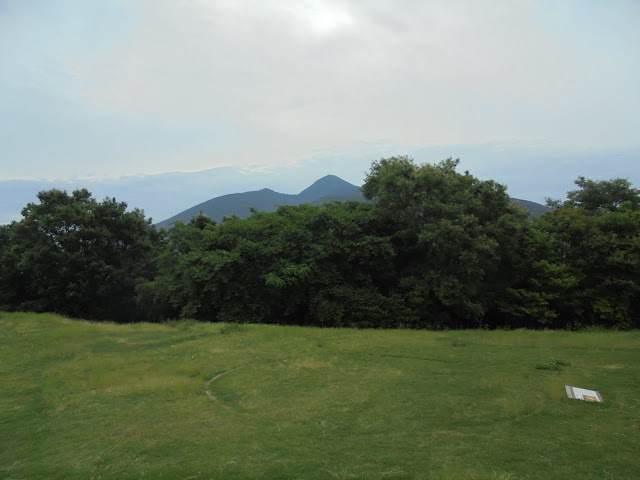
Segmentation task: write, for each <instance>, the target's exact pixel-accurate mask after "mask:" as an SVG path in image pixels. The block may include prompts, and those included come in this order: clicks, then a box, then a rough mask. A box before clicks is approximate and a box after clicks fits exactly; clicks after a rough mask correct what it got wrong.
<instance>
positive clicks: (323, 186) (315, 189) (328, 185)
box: [298, 175, 358, 203]
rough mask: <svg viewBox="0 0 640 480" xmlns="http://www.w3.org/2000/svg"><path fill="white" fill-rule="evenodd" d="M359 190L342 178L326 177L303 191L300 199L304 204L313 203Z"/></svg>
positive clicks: (299, 196) (299, 195)
mask: <svg viewBox="0 0 640 480" xmlns="http://www.w3.org/2000/svg"><path fill="white" fill-rule="evenodd" d="M357 188H358V187H356V186H355V185H353V184H351V183H349V182H347V181H345V180H343V179H341V178H340V177H337V176H335V175H326V176H324V177H322V178H320V179H319V180H316V181H315V182H313V183H312V184H311V185H310V186H309V187H307V188H305V189H304V190H303V191H301V192H300V193H299V194H298V198H300V200H302V202H303V203H305V202H308V203H311V202H313V201H314V200H317V199H319V198H323V197H327V196H332V195H335V194H343V193H345V191H350V192H353V191H354V190H356V189H357Z"/></svg>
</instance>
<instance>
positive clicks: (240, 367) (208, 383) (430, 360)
mask: <svg viewBox="0 0 640 480" xmlns="http://www.w3.org/2000/svg"><path fill="white" fill-rule="evenodd" d="M334 355H344V356H347V355H368V356H370V357H380V358H404V359H407V360H421V361H423V362H440V363H454V362H451V361H449V360H441V359H438V358H420V357H408V356H404V355H388V354H382V355H379V354H378V355H376V354H375V353H362V352H351V353H338V354H334ZM311 357H313V356H312V355H307V356H303V357H291V358H296V359H299V358H311ZM291 358H280V359H274V360H266V361H264V362H255V363H247V364H245V365H240V366H239V367H234V368H231V369H229V370H225V371H224V372H222V373H219V374H217V375H216V376H215V377H212V378H210V379H209V380H207V382H206V383H205V384H204V388H205V393H206V394H207V396H208V397H209V398H210V399H211V400H214V401H216V402H218V403H219V404H220V405H221V406H222V407H224V408H226V409H227V410H231V407H229V406H228V405H225V404H223V403H222V402H220V400H218V398H217V397H216V396H215V395H214V394H213V393H211V388H210V385H211V384H212V383H213V382H215V381H216V380H218V379H219V378H220V377H224V376H225V375H226V374H227V373H231V372H235V371H236V370H241V369H243V368H246V367H250V366H252V365H262V364H265V363H274V362H283V361H286V360H290V359H291Z"/></svg>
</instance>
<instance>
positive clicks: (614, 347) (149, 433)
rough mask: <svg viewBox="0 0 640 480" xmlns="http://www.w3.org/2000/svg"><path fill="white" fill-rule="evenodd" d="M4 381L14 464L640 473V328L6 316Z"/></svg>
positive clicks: (38, 468)
mask: <svg viewBox="0 0 640 480" xmlns="http://www.w3.org/2000/svg"><path fill="white" fill-rule="evenodd" d="M214 378H215V380H213V381H211V379H214ZM0 380H1V384H0V478H11V479H22V478H28V479H37V478H65V479H67V478H80V479H92V478H93V479H107V478H118V479H120V478H136V479H137V478H149V479H155V478H172V479H173V478H176V479H185V480H186V479H208V478H216V479H254V478H255V479H258V478H260V479H414V478H415V479H420V478H423V479H430V478H434V479H458V478H460V479H519V478H528V479H600V480H602V479H611V480H613V479H637V478H639V477H640V332H638V331H634V332H605V331H599V332H579V333H571V332H530V331H522V330H519V331H497V332H490V331H455V332H453V331H449V332H423V331H403V330H401V331H373V330H360V331H357V330H335V329H324V330H322V329H311V328H296V327H278V326H263V325H262V326H260V325H228V324H196V323H176V324H165V325H150V324H136V325H115V324H107V323H89V322H82V321H75V320H69V319H65V318H62V317H58V316H54V315H35V314H8V313H1V314H0ZM565 384H569V385H574V386H578V387H584V388H589V389H596V390H599V391H600V393H601V394H602V396H603V398H604V403H602V404H594V403H589V402H581V401H576V400H570V399H567V398H566V395H565V391H564V385H565Z"/></svg>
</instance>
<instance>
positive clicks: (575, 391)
mask: <svg viewBox="0 0 640 480" xmlns="http://www.w3.org/2000/svg"><path fill="white" fill-rule="evenodd" d="M564 389H565V390H566V391H567V397H569V398H574V399H576V400H584V401H586V402H598V403H602V402H604V400H602V395H600V392H598V391H597V390H587V389H586V388H578V387H571V386H569V385H565V386H564Z"/></svg>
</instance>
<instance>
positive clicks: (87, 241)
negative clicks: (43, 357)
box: [0, 190, 160, 321]
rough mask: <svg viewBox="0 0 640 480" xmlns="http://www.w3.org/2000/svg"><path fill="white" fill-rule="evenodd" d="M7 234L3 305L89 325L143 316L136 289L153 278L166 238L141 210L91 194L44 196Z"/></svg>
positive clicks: (0, 256) (0, 267) (0, 266)
mask: <svg viewBox="0 0 640 480" xmlns="http://www.w3.org/2000/svg"><path fill="white" fill-rule="evenodd" d="M38 200H39V201H40V203H30V204H28V205H27V206H26V207H25V208H24V209H23V210H22V216H23V219H22V220H21V221H20V222H14V223H12V224H10V225H7V226H3V227H2V228H1V230H0V238H1V240H0V245H1V246H2V250H1V251H0V262H1V263H0V287H1V288H0V306H2V307H3V308H7V309H19V310H33V311H38V312H45V311H49V312H56V313H62V314H66V315H71V316H74V317H84V318H90V319H102V320H104V319H119V320H121V321H127V320H133V319H136V318H140V315H141V313H142V312H141V311H140V309H139V308H138V304H137V303H136V301H135V288H136V285H138V284H139V283H140V282H141V281H143V280H145V279H149V278H151V277H152V276H153V275H154V270H153V268H152V262H151V259H152V256H153V255H154V254H155V251H156V247H157V245H158V244H159V240H160V236H159V234H158V233H157V231H156V230H155V228H153V226H152V225H151V222H150V221H149V220H145V218H144V214H143V213H142V212H141V211H139V210H134V211H131V212H127V211H126V208H127V205H126V204H125V203H121V202H117V201H116V200H115V199H109V198H107V199H105V200H104V201H102V202H97V201H96V200H94V199H93V198H91V194H90V193H89V192H88V191H87V190H76V191H74V192H73V193H72V194H71V195H68V194H67V193H66V192H62V191H60V190H50V191H46V192H40V193H39V194H38Z"/></svg>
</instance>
